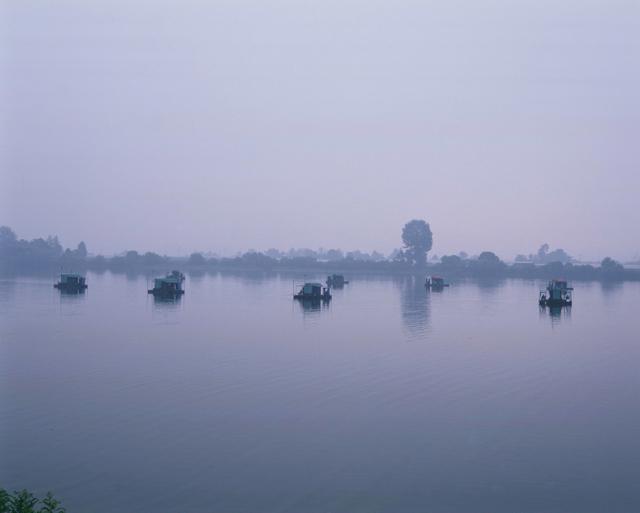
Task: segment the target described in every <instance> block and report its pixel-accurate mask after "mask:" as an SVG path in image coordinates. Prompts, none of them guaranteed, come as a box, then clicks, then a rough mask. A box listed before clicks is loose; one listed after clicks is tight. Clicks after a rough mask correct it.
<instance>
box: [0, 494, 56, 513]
mask: <svg viewBox="0 0 640 513" xmlns="http://www.w3.org/2000/svg"><path fill="white" fill-rule="evenodd" d="M65 512H66V510H65V509H64V508H63V507H62V505H61V504H60V502H59V501H57V500H56V499H55V498H54V497H53V495H52V494H51V493H47V495H45V496H44V497H43V498H42V499H39V498H38V497H36V496H35V495H33V494H32V493H31V492H29V491H28V490H21V491H16V492H13V493H10V492H8V491H6V490H4V489H2V488H0V513H65Z"/></svg>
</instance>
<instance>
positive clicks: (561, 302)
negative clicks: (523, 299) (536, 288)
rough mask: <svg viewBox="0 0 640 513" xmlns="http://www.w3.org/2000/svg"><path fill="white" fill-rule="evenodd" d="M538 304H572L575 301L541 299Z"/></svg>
mask: <svg viewBox="0 0 640 513" xmlns="http://www.w3.org/2000/svg"><path fill="white" fill-rule="evenodd" d="M538 304H539V305H540V306H571V305H572V304H573V301H569V300H566V299H541V300H540V301H539V302H538Z"/></svg>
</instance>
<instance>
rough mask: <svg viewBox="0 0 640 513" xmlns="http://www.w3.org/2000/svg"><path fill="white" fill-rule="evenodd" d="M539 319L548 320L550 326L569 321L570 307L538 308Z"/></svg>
mask: <svg viewBox="0 0 640 513" xmlns="http://www.w3.org/2000/svg"><path fill="white" fill-rule="evenodd" d="M539 311H540V319H550V320H551V325H552V326H555V325H557V324H560V322H562V321H569V320H571V305H566V306H547V307H544V306H540V307H539Z"/></svg>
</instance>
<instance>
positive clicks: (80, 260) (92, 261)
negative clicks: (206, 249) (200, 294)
mask: <svg viewBox="0 0 640 513" xmlns="http://www.w3.org/2000/svg"><path fill="white" fill-rule="evenodd" d="M413 222H414V221H412V223H413ZM410 224H411V223H407V226H408V225H410ZM425 224H426V223H425ZM426 227H427V229H428V225H426ZM405 228H406V227H405ZM421 228H422V229H424V227H421ZM430 236H431V235H430V232H429V237H430ZM403 237H404V233H403ZM403 240H404V238H403ZM429 249H430V241H429ZM423 251H424V248H423ZM418 253H419V252H418V251H416V250H415V249H414V248H411V247H410V245H409V244H407V241H406V240H405V250H395V251H394V252H393V253H392V254H391V255H389V256H388V257H385V256H383V255H381V254H380V253H376V252H374V253H372V254H368V253H362V252H359V251H355V252H350V253H346V254H345V253H343V252H342V251H340V250H328V251H317V252H316V251H313V250H290V251H289V252H287V253H283V252H280V251H278V250H275V249H271V250H268V251H265V252H259V251H248V252H246V253H244V254H242V255H238V256H235V257H230V258H229V257H215V256H214V257H207V256H205V255H203V254H202V253H193V254H191V256H189V257H188V258H178V257H169V256H163V255H159V254H157V253H152V252H146V253H138V252H137V251H127V252H125V253H124V254H122V255H118V256H113V257H104V256H101V255H97V256H90V255H89V254H88V252H87V247H86V245H85V244H84V242H81V243H80V244H78V247H77V248H75V249H65V248H63V247H62V245H61V244H60V242H59V241H58V238H57V237H48V238H46V239H42V238H40V239H33V240H30V241H27V240H22V239H18V238H17V236H16V234H15V233H14V232H13V231H12V230H11V229H10V228H7V227H0V268H1V269H2V270H3V271H5V272H14V273H15V272H43V271H46V272H58V271H74V272H83V271H86V270H92V271H103V270H111V271H114V272H145V273H149V272H156V273H160V272H165V271H168V270H170V269H174V268H178V269H184V270H193V271H208V270H211V271H215V270H264V271H278V270H282V271H309V272H328V273H330V272H331V273H332V272H340V273H347V274H348V273H355V272H366V273H384V274H387V273H388V274H394V273H404V274H410V273H422V274H436V275H438V274H439V275H443V276H444V277H449V276H450V277H484V276H487V277H505V278H508V277H513V278H553V277H564V278H567V279H576V280H640V269H629V268H625V267H624V266H623V265H622V264H620V263H618V262H616V261H614V260H612V259H611V258H605V259H604V260H603V261H602V262H601V264H600V265H599V266H592V265H582V264H576V263H573V262H572V261H570V257H568V255H566V253H564V252H563V251H562V253H561V254H559V256H561V257H562V260H564V261H548V259H549V255H552V254H553V252H551V253H549V252H548V247H546V246H543V247H542V248H541V249H540V250H539V252H538V254H537V255H534V256H531V258H526V259H525V258H522V259H519V260H520V261H518V262H516V263H514V264H512V265H508V264H506V263H505V262H503V261H502V260H500V258H498V256H496V255H495V254H494V253H492V252H490V251H485V252H483V253H481V254H480V255H478V256H473V257H468V256H467V255H465V254H464V253H461V254H458V255H445V256H442V257H440V258H439V259H438V261H437V262H429V263H427V261H426V251H424V255H425V256H423V255H422V254H418ZM567 257H568V258H567ZM542 262H545V263H542Z"/></svg>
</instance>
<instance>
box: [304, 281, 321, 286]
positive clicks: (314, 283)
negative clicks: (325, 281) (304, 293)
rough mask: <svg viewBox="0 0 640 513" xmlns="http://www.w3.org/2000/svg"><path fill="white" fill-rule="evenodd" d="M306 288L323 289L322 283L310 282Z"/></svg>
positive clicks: (306, 284)
mask: <svg viewBox="0 0 640 513" xmlns="http://www.w3.org/2000/svg"><path fill="white" fill-rule="evenodd" d="M304 286H305V287H307V286H311V287H322V283H318V282H317V281H309V282H307V283H305V284H304Z"/></svg>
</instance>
